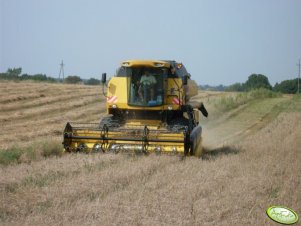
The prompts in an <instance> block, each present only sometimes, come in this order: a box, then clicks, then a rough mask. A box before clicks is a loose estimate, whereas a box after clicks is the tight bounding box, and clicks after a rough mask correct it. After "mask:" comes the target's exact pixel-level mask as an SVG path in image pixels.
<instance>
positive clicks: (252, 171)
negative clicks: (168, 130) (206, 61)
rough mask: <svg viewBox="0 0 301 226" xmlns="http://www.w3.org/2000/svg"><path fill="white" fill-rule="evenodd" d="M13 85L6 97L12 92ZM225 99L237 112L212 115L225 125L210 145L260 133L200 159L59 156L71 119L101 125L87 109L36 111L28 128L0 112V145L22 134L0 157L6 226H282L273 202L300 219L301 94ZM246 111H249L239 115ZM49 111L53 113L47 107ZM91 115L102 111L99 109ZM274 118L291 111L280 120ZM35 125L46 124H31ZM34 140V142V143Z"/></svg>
mask: <svg viewBox="0 0 301 226" xmlns="http://www.w3.org/2000/svg"><path fill="white" fill-rule="evenodd" d="M11 85H12V86H15V85H16V84H11ZM0 86H1V84H0ZM16 86H17V85H16ZM23 86H24V84H23ZM28 86H29V88H31V90H34V91H33V92H36V90H39V89H40V92H42V93H43V92H44V91H43V90H44V89H48V88H49V90H48V91H47V92H48V94H47V95H46V97H47V96H48V95H49V93H51V92H52V90H53V89H54V88H55V87H56V86H53V87H49V86H46V87H44V88H43V87H41V86H38V87H35V88H34V89H32V88H33V87H32V85H31V84H28ZM61 87H62V91H63V85H61ZM8 88H9V86H5V87H3V89H0V90H1V91H3V92H6V90H5V89H8ZM19 88H21V89H22V87H19ZM14 90H15V91H14V92H17V94H16V96H22V93H23V92H24V93H26V92H25V91H24V90H23V91H22V90H20V89H17V88H16V89H14ZM11 92H13V91H11ZM45 92H46V91H45ZM79 92H85V89H83V90H79ZM54 95H55V94H54ZM64 95H66V93H64ZM70 95H72V94H70ZM221 95H230V96H231V98H232V100H225V102H224V103H221V105H226V106H227V109H229V111H230V112H231V111H232V112H233V114H232V116H231V117H229V116H227V117H226V119H225V120H224V119H223V117H219V118H214V117H212V114H211V115H210V117H209V118H208V120H210V121H218V120H220V121H218V123H216V124H214V125H213V126H212V128H209V129H208V128H205V127H204V134H208V133H209V132H210V130H211V131H212V130H214V129H217V130H219V129H220V130H222V132H223V133H214V134H213V136H212V137H213V139H217V137H218V134H221V135H220V137H225V136H226V135H232V136H234V137H239V135H238V134H239V133H238V132H240V130H241V129H242V128H245V127H244V126H246V127H247V128H248V126H249V125H253V124H254V123H255V124H254V125H255V126H254V127H252V128H250V129H248V130H254V133H253V132H252V133H247V134H249V135H247V136H241V139H239V140H236V141H235V142H232V143H231V142H229V143H227V144H226V145H224V146H221V147H219V146H215V147H212V148H210V149H208V150H205V153H204V157H203V159H197V158H183V159H180V158H178V157H176V156H156V155H149V156H135V155H134V156H125V155H121V154H119V155H111V154H99V153H98V154H89V155H86V154H81V153H74V154H66V155H62V145H61V142H60V139H61V136H62V134H61V133H60V134H56V133H54V132H55V131H58V130H60V131H62V130H63V125H64V124H65V122H66V120H67V116H65V115H68V117H69V116H70V114H71V115H72V117H71V118H72V119H92V120H94V119H95V120H97V119H98V118H99V115H97V114H95V115H94V116H93V117H92V118H89V117H90V116H89V114H90V113H87V111H85V110H86V109H85V108H86V107H87V106H82V107H79V111H74V109H70V111H65V112H63V114H62V113H58V114H59V115H57V116H54V115H55V112H53V114H50V115H44V116H38V114H37V117H40V118H38V119H35V120H33V121H29V122H28V121H24V122H23V121H22V120H23V119H22V115H20V118H18V117H19V116H18V115H15V116H14V117H16V118H17V121H16V122H15V121H14V123H11V122H7V121H5V115H6V114H13V112H9V113H5V114H3V115H2V116H3V118H2V120H3V121H1V122H4V123H5V125H4V127H5V131H6V134H5V136H6V139H4V138H2V143H4V142H6V140H8V139H9V138H10V136H11V135H12V134H16V131H18V132H19V131H20V132H19V133H18V134H16V137H13V138H12V140H9V141H7V142H11V143H14V141H18V142H19V143H17V144H18V146H15V147H12V148H6V149H3V148H1V149H2V151H0V161H1V164H2V166H0V181H1V183H0V202H1V205H0V225H24V226H26V225H276V224H273V223H274V222H272V221H271V220H270V219H269V218H268V217H267V216H266V213H265V211H266V209H267V208H268V207H269V206H271V205H285V206H288V207H290V208H292V209H294V210H295V211H296V212H297V213H298V214H299V213H301V208H300V207H301V196H300V192H299V191H300V190H301V183H300V175H299V174H300V173H299V172H300V171H301V165H300V159H301V155H300V154H301V153H300V146H301V143H300V142H301V140H300V139H299V138H300V134H301V125H300V123H301V115H300V110H301V97H300V95H299V96H294V97H293V98H285V96H284V97H281V98H270V97H273V95H274V94H273V93H272V94H271V93H267V92H266V91H256V92H255V93H248V94H228V93H222V94H221ZM239 95H243V96H239ZM276 95H277V94H276ZM4 96H5V95H2V98H3V97H4ZM236 96H239V97H236ZM219 98H221V97H220V96H218V95H217V96H210V98H208V99H210V100H212V102H210V104H211V106H209V107H212V105H213V104H218V101H219V100H218V99H219ZM224 98H225V99H227V97H224ZM231 98H230V97H229V99H231ZM261 99H262V101H255V100H261ZM291 99H292V100H291ZM16 101H17V102H18V100H16ZM22 101H27V100H22ZM30 101H31V100H30ZM30 101H29V102H30ZM50 102H51V103H50V105H52V104H56V103H55V101H54V102H52V101H50ZM76 103H77V102H76V101H74V104H76ZM237 103H239V104H237ZM249 103H250V104H249ZM11 104H17V103H14V101H12V102H11ZM59 104H64V103H63V102H62V103H59ZM242 105H246V107H245V108H239V106H242ZM0 107H1V106H0ZM11 107H13V108H14V107H15V106H14V105H12V106H11ZM35 107H36V105H35ZM44 107H49V108H51V106H47V103H45V106H44ZM217 107H218V106H217ZM29 108H31V107H29ZM41 108H43V107H42V106H41ZM93 108H96V109H93ZM236 108H239V109H238V110H236ZM92 109H93V112H94V111H95V112H97V111H99V108H97V107H96V105H92V106H91V110H92ZM271 111H273V112H275V114H276V113H277V115H276V116H275V117H276V118H275V119H274V120H273V121H270V120H266V118H267V116H269V112H271ZM278 111H279V113H280V112H283V111H285V113H280V115H279V114H278ZM28 113H30V111H28ZM209 113H211V112H209ZM0 116H1V114H0ZM273 117H274V116H273ZM25 118H26V117H25ZM0 120H1V117H0ZM31 120H32V119H31ZM41 121H42V122H41ZM77 121H78V120H77ZM37 123H40V124H39V125H38V126H36V127H34V125H35V124H37ZM10 124H12V125H14V128H11V127H12V126H11V125H10ZM16 124H17V125H16ZM242 124H245V125H244V126H242ZM258 124H260V126H258V127H257V126H256V125H258ZM60 126H61V127H62V128H61V129H60ZM37 128H41V129H40V130H43V131H42V132H43V133H45V134H44V136H42V138H41V137H39V136H37V133H38V134H41V131H40V130H39V129H37ZM258 128H260V130H259V129H258ZM54 129H55V130H54ZM28 131H32V132H28ZM21 135H26V136H25V137H22V136H21ZM49 136H50V137H51V138H50V139H45V137H49ZM34 137H38V140H37V141H32V138H34ZM58 137H59V138H60V139H58ZM19 138H24V139H23V141H22V140H20V139H19ZM0 139H1V138H0ZM19 140H20V141H19ZM28 140H29V142H27V141H28ZM4 144H5V143H4ZM24 144H26V145H24ZM61 155H62V157H60V158H51V156H61ZM24 163H26V164H24Z"/></svg>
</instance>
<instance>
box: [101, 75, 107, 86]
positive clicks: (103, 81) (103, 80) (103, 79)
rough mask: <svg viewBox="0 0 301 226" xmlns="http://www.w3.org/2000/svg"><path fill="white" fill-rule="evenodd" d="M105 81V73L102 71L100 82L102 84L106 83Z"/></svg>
mask: <svg viewBox="0 0 301 226" xmlns="http://www.w3.org/2000/svg"><path fill="white" fill-rule="evenodd" d="M106 81H107V74H106V73H102V77H101V83H102V84H106Z"/></svg>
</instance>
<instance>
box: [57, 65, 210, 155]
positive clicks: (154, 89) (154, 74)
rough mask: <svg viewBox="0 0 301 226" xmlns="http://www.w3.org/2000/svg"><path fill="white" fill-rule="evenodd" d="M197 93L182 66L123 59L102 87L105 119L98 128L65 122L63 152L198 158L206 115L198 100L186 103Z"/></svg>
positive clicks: (103, 76)
mask: <svg viewBox="0 0 301 226" xmlns="http://www.w3.org/2000/svg"><path fill="white" fill-rule="evenodd" d="M102 83H103V85H105V84H106V74H103V75H102ZM197 90H198V89H197V85H196V83H195V82H194V81H192V80H191V79H190V74H188V73H187V71H186V69H185V67H184V65H183V64H182V63H177V62H175V61H165V60H163V61H145V60H129V61H124V62H123V63H122V64H121V67H120V68H119V69H118V70H117V74H116V76H114V77H113V78H112V79H111V80H110V81H109V83H108V85H107V94H106V97H107V103H106V104H107V113H108V116H107V117H105V118H103V119H102V120H101V121H100V123H97V124H91V123H90V124H87V123H85V124H80V123H69V122H68V123H67V125H66V127H65V130H64V142H63V145H64V149H65V150H66V151H85V152H91V151H93V152H114V153H118V152H139V153H149V152H155V153H170V154H177V153H182V154H184V155H196V156H200V155H201V153H202V138H201V134H202V128H201V126H200V125H199V120H200V112H202V113H203V115H204V116H206V117H207V116H208V113H207V111H206V109H205V107H204V105H203V104H202V103H201V102H191V101H190V98H191V97H192V96H194V95H196V94H197Z"/></svg>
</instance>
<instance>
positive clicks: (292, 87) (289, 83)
mask: <svg viewBox="0 0 301 226" xmlns="http://www.w3.org/2000/svg"><path fill="white" fill-rule="evenodd" d="M273 90H274V91H276V92H281V93H290V94H294V93H296V92H297V90H298V79H297V78H296V79H292V80H284V81H282V82H280V84H278V83H276V84H275V86H274V88H273Z"/></svg>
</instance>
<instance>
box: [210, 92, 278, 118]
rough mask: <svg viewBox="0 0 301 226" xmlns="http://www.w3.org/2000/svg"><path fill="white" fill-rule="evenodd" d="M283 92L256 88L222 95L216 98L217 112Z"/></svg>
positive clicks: (276, 95)
mask: <svg viewBox="0 0 301 226" xmlns="http://www.w3.org/2000/svg"><path fill="white" fill-rule="evenodd" d="M280 96H281V94H279V93H275V92H273V91H271V90H267V89H262V88H261V89H256V90H252V91H250V92H243V93H236V94H232V95H227V96H222V97H220V98H217V99H216V100H215V103H214V106H215V108H216V109H217V112H220V113H223V112H226V111H229V110H232V109H234V108H237V107H239V106H242V105H244V104H247V103H248V102H250V101H253V100H258V99H265V98H275V97H280Z"/></svg>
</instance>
